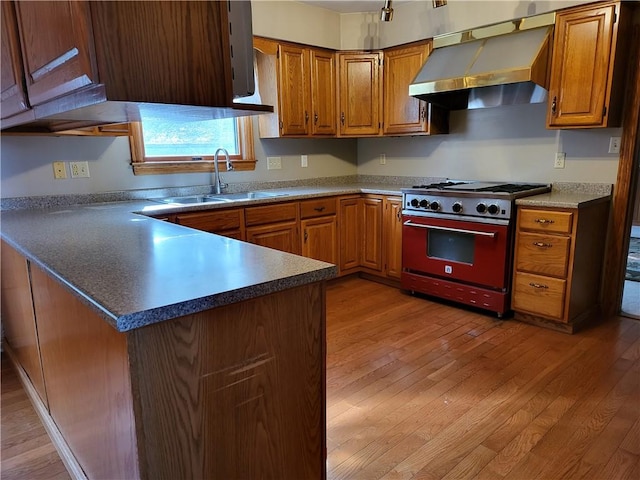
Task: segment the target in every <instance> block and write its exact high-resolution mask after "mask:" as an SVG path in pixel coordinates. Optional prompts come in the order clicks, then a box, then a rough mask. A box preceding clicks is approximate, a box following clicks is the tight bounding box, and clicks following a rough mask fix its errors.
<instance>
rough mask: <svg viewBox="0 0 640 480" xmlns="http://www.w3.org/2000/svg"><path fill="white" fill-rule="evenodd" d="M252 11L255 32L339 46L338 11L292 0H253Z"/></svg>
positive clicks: (307, 42) (286, 38)
mask: <svg viewBox="0 0 640 480" xmlns="http://www.w3.org/2000/svg"><path fill="white" fill-rule="evenodd" d="M251 13H252V20H253V34H254V35H260V36H263V37H268V38H277V39H281V40H289V41H291V42H299V43H306V44H310V45H316V46H318V47H326V48H330V49H333V50H339V49H340V14H339V13H337V12H334V11H332V10H327V9H325V8H318V7H314V6H311V5H307V4H304V3H299V2H295V1H292V0H278V1H272V0H252V1H251ZM303 19H309V21H305V20H303Z"/></svg>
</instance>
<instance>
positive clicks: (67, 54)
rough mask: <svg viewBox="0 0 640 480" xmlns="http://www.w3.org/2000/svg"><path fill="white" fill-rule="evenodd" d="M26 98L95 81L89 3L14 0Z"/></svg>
mask: <svg viewBox="0 0 640 480" xmlns="http://www.w3.org/2000/svg"><path fill="white" fill-rule="evenodd" d="M15 5H16V14H17V24H18V30H19V32H20V43H21V45H22V56H23V60H24V70H25V80H26V85H27V92H28V94H29V101H30V103H31V104H32V105H40V104H42V103H44V102H47V101H49V100H52V99H54V98H56V97H60V96H62V95H65V94H68V93H70V92H73V91H75V90H78V89H79V88H82V87H84V86H87V85H90V84H92V83H97V82H98V72H97V68H96V59H95V51H94V48H93V32H92V28H91V12H90V10H89V2H86V1H64V2H62V1H61V2H28V1H20V2H16V3H15Z"/></svg>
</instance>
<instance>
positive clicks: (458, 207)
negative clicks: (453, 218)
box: [451, 202, 462, 213]
mask: <svg viewBox="0 0 640 480" xmlns="http://www.w3.org/2000/svg"><path fill="white" fill-rule="evenodd" d="M451 209H452V210H453V211H454V212H455V213H460V212H461V211H462V204H461V203H460V202H456V203H454V204H453V206H452V207H451Z"/></svg>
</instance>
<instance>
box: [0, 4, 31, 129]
mask: <svg viewBox="0 0 640 480" xmlns="http://www.w3.org/2000/svg"><path fill="white" fill-rule="evenodd" d="M0 13H1V14H2V32H1V34H2V69H1V70H0V78H1V80H0V90H1V92H0V114H1V116H2V118H7V117H10V116H12V115H15V114H16V113H20V112H24V111H25V110H28V109H29V105H28V103H27V97H26V95H25V91H24V87H23V84H22V72H23V68H22V57H21V55H20V42H19V40H18V30H17V24H16V12H15V10H14V6H13V2H2V9H1V10H0Z"/></svg>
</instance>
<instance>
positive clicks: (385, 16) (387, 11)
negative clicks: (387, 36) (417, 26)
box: [380, 0, 393, 22]
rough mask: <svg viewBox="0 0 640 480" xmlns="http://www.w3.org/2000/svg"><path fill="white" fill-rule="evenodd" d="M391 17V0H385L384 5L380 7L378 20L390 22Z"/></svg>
mask: <svg viewBox="0 0 640 480" xmlns="http://www.w3.org/2000/svg"><path fill="white" fill-rule="evenodd" d="M392 19H393V8H392V7H391V0H385V2H384V7H382V8H381V9H380V20H381V21H383V22H390V21H391V20H392Z"/></svg>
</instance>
